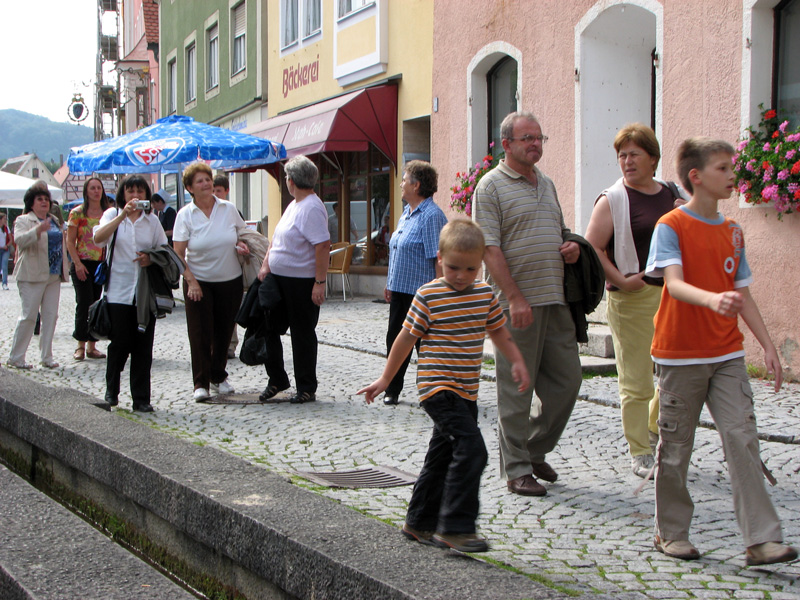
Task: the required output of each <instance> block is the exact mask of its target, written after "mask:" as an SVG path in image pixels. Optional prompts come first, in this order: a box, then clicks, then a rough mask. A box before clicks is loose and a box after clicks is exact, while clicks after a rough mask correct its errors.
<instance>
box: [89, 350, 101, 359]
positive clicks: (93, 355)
mask: <svg viewBox="0 0 800 600" xmlns="http://www.w3.org/2000/svg"><path fill="white" fill-rule="evenodd" d="M86 357H87V358H105V357H106V355H105V354H103V353H102V352H100V350H97V349H95V350H89V351H87V352H86Z"/></svg>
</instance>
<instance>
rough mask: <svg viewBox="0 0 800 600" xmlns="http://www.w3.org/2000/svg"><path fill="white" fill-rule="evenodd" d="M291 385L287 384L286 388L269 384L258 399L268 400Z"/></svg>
mask: <svg viewBox="0 0 800 600" xmlns="http://www.w3.org/2000/svg"><path fill="white" fill-rule="evenodd" d="M288 389H289V386H288V385H287V386H286V387H284V388H279V387H278V386H277V385H268V386H267V387H265V388H264V391H263V392H261V394H259V396H258V399H259V401H261V402H266V401H267V400H270V399H272V398H274V397H275V396H277V395H278V394H280V393H281V392H282V391H283V390H288Z"/></svg>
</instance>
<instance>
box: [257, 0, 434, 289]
mask: <svg viewBox="0 0 800 600" xmlns="http://www.w3.org/2000/svg"><path fill="white" fill-rule="evenodd" d="M267 11H268V15H267V23H268V25H267V35H266V39H265V40H263V43H264V45H265V48H267V49H268V50H267V51H266V52H265V59H266V60H267V73H268V81H267V91H268V98H267V103H266V104H265V105H264V106H263V107H262V121H261V122H260V123H258V124H255V125H252V126H249V127H248V128H247V129H246V130H245V131H246V132H247V133H251V134H253V135H257V136H261V137H265V138H267V139H270V140H273V141H277V142H281V143H283V144H284V145H285V146H286V149H287V156H288V157H292V156H297V155H300V154H304V155H306V156H308V157H309V158H311V159H312V160H313V161H314V162H315V163H316V165H317V167H318V168H319V170H320V185H319V188H318V190H317V191H318V194H319V196H320V198H321V199H322V200H323V202H324V203H325V206H326V208H327V210H328V215H329V231H330V232H331V241H332V242H337V241H348V242H351V243H353V244H355V245H356V248H355V252H354V257H353V264H352V268H351V281H352V283H353V285H354V287H356V288H357V289H358V290H359V291H360V292H361V293H368V294H373V293H380V292H381V291H382V290H383V286H384V283H385V274H386V265H387V264H388V248H387V247H386V246H385V243H384V242H385V240H386V239H388V235H387V234H388V233H390V232H391V231H393V229H394V224H395V223H397V220H398V219H399V217H400V214H401V213H402V208H403V207H402V201H401V198H400V192H399V186H400V180H401V178H402V165H403V163H404V162H405V161H407V160H411V159H423V160H429V159H430V146H431V143H430V120H431V112H432V110H433V107H432V102H431V87H432V70H433V2H432V1H431V0H403V1H401V2H399V1H396V0H393V1H391V2H390V1H389V0H374V1H365V0H268V2H267ZM283 179H284V178H283V171H282V168H281V167H279V166H276V167H275V168H273V169H271V170H270V176H269V178H268V181H267V187H268V192H267V194H266V198H267V199H268V200H267V206H266V208H267V211H266V212H267V216H268V230H269V232H270V234H271V233H272V231H274V228H275V225H276V224H277V222H278V220H279V219H280V215H281V214H282V212H283V210H284V209H285V207H286V206H287V205H288V203H289V202H291V198H290V197H289V196H288V192H287V190H286V187H285V185H284V181H283ZM445 189H446V186H445Z"/></svg>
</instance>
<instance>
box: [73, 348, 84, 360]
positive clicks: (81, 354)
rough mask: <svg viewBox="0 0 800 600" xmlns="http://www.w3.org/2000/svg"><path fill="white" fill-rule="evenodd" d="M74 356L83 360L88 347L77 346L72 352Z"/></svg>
mask: <svg viewBox="0 0 800 600" xmlns="http://www.w3.org/2000/svg"><path fill="white" fill-rule="evenodd" d="M72 358H74V359H75V360H77V361H81V360H83V359H84V358H86V348H76V349H75V352H74V353H73V354H72Z"/></svg>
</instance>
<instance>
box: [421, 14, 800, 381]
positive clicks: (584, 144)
mask: <svg viewBox="0 0 800 600" xmlns="http://www.w3.org/2000/svg"><path fill="white" fill-rule="evenodd" d="M798 4H800V1H798V0H794V2H787V1H786V0H784V1H783V2H779V1H778V0H716V1H714V0H698V1H692V2H688V1H685V0H663V1H657V0H628V1H626V2H619V1H615V0H600V1H596V0H574V1H572V2H549V1H546V0H533V1H532V0H505V1H503V2H500V1H498V2H479V1H475V0H437V2H436V3H435V5H434V57H435V60H434V67H433V85H432V90H433V94H432V95H433V111H434V112H433V113H432V117H431V160H432V163H433V164H434V165H435V166H436V168H437V169H438V171H439V188H440V191H439V193H438V194H437V202H438V203H439V204H440V205H441V206H442V207H443V208H444V209H445V210H449V197H450V192H449V189H448V188H449V187H450V186H452V185H453V184H454V183H455V175H456V173H457V172H459V171H464V170H465V169H466V168H467V167H469V166H470V165H474V164H475V163H476V162H478V160H479V159H480V158H481V157H483V156H484V155H485V154H486V153H487V149H488V147H489V143H490V141H491V140H492V139H494V140H495V141H496V143H497V146H499V135H498V134H499V121H500V120H501V119H502V117H503V116H504V115H505V114H507V113H508V112H509V109H514V108H515V107H516V108H519V109H520V110H528V111H532V112H533V113H534V114H536V115H537V116H538V118H539V119H540V122H541V125H542V128H543V131H544V133H545V134H546V135H548V136H549V141H548V142H547V144H546V145H545V148H544V156H543V158H542V160H541V161H540V163H539V166H540V167H541V168H542V170H543V171H544V172H545V173H547V174H548V175H549V176H550V177H552V179H553V180H554V181H555V184H556V187H557V189H558V193H559V198H560V201H561V205H562V209H563V211H564V216H565V218H566V221H567V225H568V226H569V227H571V228H573V230H574V231H576V232H577V233H583V232H584V231H585V229H586V225H587V223H588V221H589V217H590V215H591V210H592V206H593V203H594V199H595V198H596V196H597V195H598V194H599V193H600V192H601V191H602V190H603V189H604V188H605V187H606V186H608V185H610V184H611V183H613V182H614V181H615V180H616V179H617V178H618V177H619V175H620V174H619V169H618V167H617V162H616V156H615V152H614V149H613V146H612V143H613V139H614V135H615V133H616V132H617V130H618V129H619V128H620V127H622V126H623V125H625V124H626V123H629V122H634V121H639V122H643V123H646V124H648V125H651V126H652V127H653V129H654V130H655V131H656V134H657V136H658V138H659V140H660V142H661V148H662V161H661V165H660V167H659V173H658V174H659V175H660V176H661V177H663V178H666V179H676V178H677V176H676V172H675V169H674V166H673V163H674V156H675V151H676V149H677V147H678V144H679V143H680V142H681V141H682V140H683V139H685V138H687V137H690V136H695V135H707V136H712V137H718V138H723V139H725V140H728V141H730V142H731V143H734V144H735V143H736V142H737V140H739V139H741V137H742V135H743V132H744V130H745V128H746V127H748V126H750V125H752V126H754V127H755V126H757V125H758V123H759V117H760V110H759V104H760V103H763V104H764V106H765V107H769V106H771V105H773V102H774V100H773V95H774V94H775V92H774V91H773V90H774V89H777V102H778V106H781V107H785V108H787V109H789V110H790V111H791V110H795V111H796V110H797V102H796V100H797V97H796V96H797V94H796V89H795V88H792V87H791V86H787V85H784V86H783V87H781V86H774V85H773V83H774V81H773V80H774V73H775V69H776V68H777V66H776V62H777V61H776V60H775V58H776V57H775V56H774V54H779V57H782V58H781V60H783V63H782V64H781V68H782V69H784V72H785V71H787V70H788V72H789V73H790V74H791V73H794V74H795V75H796V73H797V71H798V68H799V67H798V64H797V61H800V58H798V56H799V55H798V54H797V53H794V54H793V55H792V52H791V48H790V47H787V46H790V45H791V44H793V43H796V42H793V41H792V40H796V39H798V38H800V31H797V30H793V29H792V28H791V27H795V26H796V24H797V18H796V17H795V16H792V15H790V14H789V13H788V11H789V10H793V11H794V13H795V14H796V12H797V10H798V9H800V7H798V6H797V5H798ZM781 11H783V14H781ZM776 13H778V17H781V16H782V17H783V22H784V26H783V29H781V28H776V27H775V24H776ZM790 17H791V18H790ZM790 26H791V27H790ZM784 30H785V31H784ZM776 31H781V32H782V33H781V34H780V35H782V36H784V37H783V38H782V39H779V40H776V39H775V36H776V33H775V32H776ZM776 41H777V43H776ZM786 56H789V57H790V58H789V59H788V61H787V60H786ZM784 78H785V77H784ZM792 94H795V96H793V95H792ZM795 118H796V115H795ZM794 123H795V125H794V126H796V123H797V121H796V120H795V121H794ZM721 210H722V212H723V213H724V214H725V215H726V216H728V217H731V218H733V219H734V220H736V221H738V222H739V223H741V224H742V226H743V228H744V232H745V240H746V252H747V258H748V261H749V263H750V266H751V268H752V269H753V272H754V276H755V282H754V283H753V285H752V287H751V291H752V293H753V296H754V297H755V298H756V301H757V302H758V304H759V306H760V308H761V311H762V313H763V315H764V319H765V321H766V323H767V327H768V329H769V331H770V334H771V335H772V338H773V341H774V342H775V345H776V346H777V347H778V351H779V354H780V356H781V360H782V363H783V365H784V368H785V369H786V368H788V370H789V374H790V375H791V376H793V377H798V376H800V322H799V321H798V319H797V314H798V307H799V306H800V301H798V298H797V295H798V276H799V275H800V267H798V265H797V262H796V261H795V257H796V256H798V255H800V216H798V215H796V214H793V215H788V216H785V217H784V218H783V221H778V219H777V218H776V212H775V211H774V209H772V208H770V207H752V206H750V205H747V204H746V203H744V202H743V200H741V199H740V198H739V197H738V196H736V195H734V196H733V197H731V198H730V199H729V200H726V201H724V202H722V203H721ZM451 216H452V215H451ZM741 326H742V328H743V329H744V326H743V324H741ZM745 348H746V351H747V362H748V363H750V364H753V365H763V352H762V351H761V349H760V347H759V346H758V343H757V342H756V341H755V339H754V338H753V336H752V335H750V334H749V332H747V333H746V340H745Z"/></svg>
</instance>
